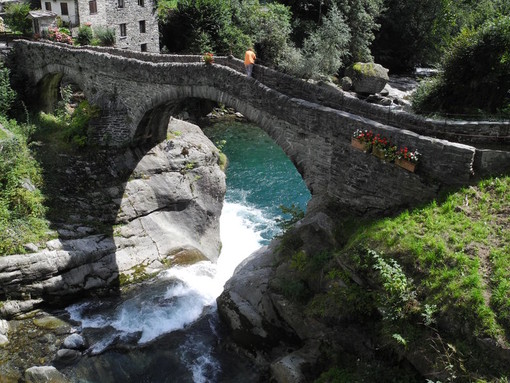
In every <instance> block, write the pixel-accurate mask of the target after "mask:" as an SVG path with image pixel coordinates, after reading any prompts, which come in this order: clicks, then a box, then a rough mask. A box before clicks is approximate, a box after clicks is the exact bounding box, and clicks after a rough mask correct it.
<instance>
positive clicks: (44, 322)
mask: <svg viewBox="0 0 510 383" xmlns="http://www.w3.org/2000/svg"><path fill="white" fill-rule="evenodd" d="M33 322H34V324H35V325H36V326H37V327H41V328H44V329H46V330H53V331H58V332H66V331H69V330H70V328H71V326H70V325H69V323H67V322H65V321H63V320H62V319H60V318H57V317H54V316H52V315H47V316H43V317H40V318H34V320H33Z"/></svg>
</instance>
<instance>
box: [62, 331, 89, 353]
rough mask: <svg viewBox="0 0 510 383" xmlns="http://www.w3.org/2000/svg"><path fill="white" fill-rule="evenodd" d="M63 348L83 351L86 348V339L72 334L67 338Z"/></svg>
mask: <svg viewBox="0 0 510 383" xmlns="http://www.w3.org/2000/svg"><path fill="white" fill-rule="evenodd" d="M63 346H64V348H68V349H70V350H83V349H85V348H86V344H85V339H83V337H82V336H81V335H80V334H71V335H69V336H68V337H66V338H65V339H64V343H63Z"/></svg>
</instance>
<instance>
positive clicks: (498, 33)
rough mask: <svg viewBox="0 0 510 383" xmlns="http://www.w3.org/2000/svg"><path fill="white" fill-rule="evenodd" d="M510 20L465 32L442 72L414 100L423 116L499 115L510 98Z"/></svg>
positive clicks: (500, 19)
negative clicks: (427, 114) (445, 114)
mask: <svg viewBox="0 0 510 383" xmlns="http://www.w3.org/2000/svg"><path fill="white" fill-rule="evenodd" d="M509 51H510V18H508V17H499V18H496V19H495V20H492V21H489V22H486V23H485V24H483V25H482V26H481V27H480V28H478V29H476V30H472V29H465V30H463V31H462V33H461V34H460V35H459V36H458V37H457V38H456V39H455V40H454V42H453V44H452V45H451V47H450V49H449V51H448V52H447V54H446V55H445V57H444V60H443V62H442V73H441V74H440V75H439V77H438V78H437V79H435V80H434V81H435V82H434V83H432V84H424V85H422V87H421V89H419V90H418V92H417V93H416V96H415V97H414V99H413V107H414V108H415V110H416V111H418V112H420V113H433V112H445V113H469V114H473V113H475V112H481V113H496V112H498V111H502V110H503V109H505V108H508V105H509V104H510V98H509V95H508V90H509V89H510V53H509Z"/></svg>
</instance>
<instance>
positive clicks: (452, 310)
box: [281, 177, 510, 382]
mask: <svg viewBox="0 0 510 383" xmlns="http://www.w3.org/2000/svg"><path fill="white" fill-rule="evenodd" d="M509 212H510V177H502V178H494V179H488V180H484V181H482V182H480V183H479V184H478V185H476V186H470V187H467V188H464V189H462V190H459V191H458V192H455V193H453V194H451V195H449V196H447V197H445V198H444V199H443V200H441V201H434V202H432V203H430V204H429V205H427V206H425V207H423V208H420V209H415V210H413V211H405V212H403V213H401V214H399V215H398V216H396V217H393V218H386V219H382V220H376V221H370V222H364V223H360V222H356V223H353V222H349V223H346V222H344V223H343V224H342V225H341V227H340V228H339V231H338V236H337V237H338V238H337V240H338V242H339V243H342V245H340V246H337V247H336V248H335V249H334V250H331V251H329V252H324V251H323V252H320V253H318V254H307V253H306V252H304V251H302V250H300V249H299V248H295V247H294V248H293V250H292V251H289V247H290V248H292V246H289V243H291V241H292V238H286V240H285V243H286V244H287V246H286V247H284V251H285V252H287V254H288V256H289V257H290V259H289V262H290V264H291V268H292V269H293V270H294V273H295V275H294V278H293V279H289V280H288V281H287V282H286V284H284V285H283V286H282V288H281V290H282V292H283V293H285V294H286V295H287V297H289V298H291V299H293V300H294V301H296V302H298V304H302V305H303V306H304V311H305V312H306V313H307V315H309V316H310V317H314V318H316V319H319V320H320V321H321V322H323V323H326V324H327V325H328V326H329V327H330V328H332V329H335V328H342V329H345V328H346V327H350V326H354V327H357V328H358V330H357V331H359V332H360V334H361V333H363V332H364V333H365V335H360V336H367V334H369V336H368V337H369V338H371V339H372V340H373V342H374V344H373V355H371V356H368V355H363V354H362V355H356V354H355V353H354V352H352V351H351V350H348V351H346V350H345V349H342V348H341V347H337V345H336V344H335V343H334V342H332V343H331V344H330V348H328V349H327V351H326V352H325V355H326V359H327V360H328V361H329V362H330V363H331V364H330V369H329V370H328V372H325V373H324V375H323V377H322V378H320V379H319V380H318V381H319V382H327V381H335V382H344V381H345V382H347V381H372V380H371V379H376V376H377V381H406V382H411V381H423V379H424V378H428V379H430V381H433V382H436V381H440V382H450V381H458V382H470V381H477V382H502V381H506V378H507V374H508V369H507V367H506V362H505V360H506V359H505V358H507V357H508V355H509V344H508V339H509V334H510V315H509V313H510V283H509V282H508V281H509V280H510V272H509V269H508V265H509V263H510V230H509V223H510V222H509V218H508V217H509ZM291 233H292V232H290V233H289V234H291ZM289 239H290V241H289ZM289 281H292V283H291V282H289ZM353 361H356V362H353ZM404 361H406V363H404ZM351 362H353V363H351ZM411 365H413V366H414V367H415V369H414V368H409V366H411ZM416 370H417V371H419V373H420V374H416ZM413 371H414V372H413ZM420 375H421V377H420Z"/></svg>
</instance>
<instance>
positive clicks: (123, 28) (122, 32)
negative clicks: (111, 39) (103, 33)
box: [119, 24, 127, 37]
mask: <svg viewBox="0 0 510 383" xmlns="http://www.w3.org/2000/svg"><path fill="white" fill-rule="evenodd" d="M119 26H120V37H126V36H127V30H126V24H120V25H119Z"/></svg>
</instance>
